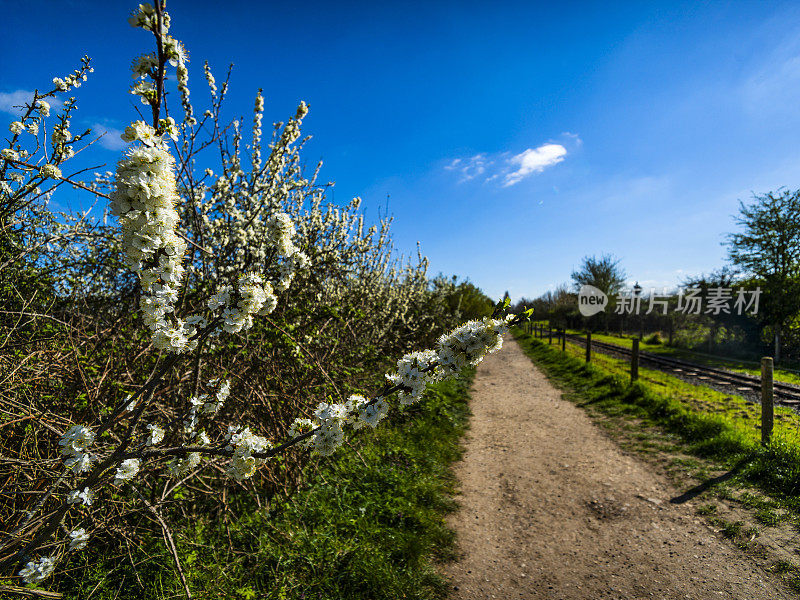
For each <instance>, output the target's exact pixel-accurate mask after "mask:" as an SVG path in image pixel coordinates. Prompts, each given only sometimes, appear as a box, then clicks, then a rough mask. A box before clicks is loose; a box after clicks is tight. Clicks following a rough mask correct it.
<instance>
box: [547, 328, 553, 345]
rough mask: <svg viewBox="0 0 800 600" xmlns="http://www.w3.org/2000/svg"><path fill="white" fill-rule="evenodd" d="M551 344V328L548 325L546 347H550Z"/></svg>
mask: <svg viewBox="0 0 800 600" xmlns="http://www.w3.org/2000/svg"><path fill="white" fill-rule="evenodd" d="M552 344H553V328H552V327H550V326H549V325H548V326H547V345H548V346H551V345H552Z"/></svg>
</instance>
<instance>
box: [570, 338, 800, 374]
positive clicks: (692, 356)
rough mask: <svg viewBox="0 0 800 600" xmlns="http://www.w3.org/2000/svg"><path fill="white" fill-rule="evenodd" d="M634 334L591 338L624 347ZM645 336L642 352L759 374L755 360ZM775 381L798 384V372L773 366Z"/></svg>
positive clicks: (630, 344)
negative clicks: (686, 346) (678, 346)
mask: <svg viewBox="0 0 800 600" xmlns="http://www.w3.org/2000/svg"><path fill="white" fill-rule="evenodd" d="M567 332H568V333H573V334H577V335H584V334H585V332H584V331H578V330H572V329H569V330H567ZM634 337H635V336H619V335H606V334H602V333H592V339H593V340H596V341H598V342H605V343H607V344H616V345H617V346H623V347H625V348H631V347H632V346H633V339H634ZM648 337H649V336H645V338H644V340H642V341H641V342H639V348H640V349H641V350H642V351H643V352H651V353H652V354H660V355H662V356H666V357H669V358H676V359H681V360H687V361H690V362H694V363H697V364H701V365H705V366H707V367H715V368H718V369H728V370H730V371H734V372H737V373H746V374H748V375H756V376H760V375H761V365H760V363H758V362H756V361H748V360H740V359H735V358H726V357H722V356H717V355H714V354H706V353H703V352H697V351H694V350H686V349H684V348H676V347H674V346H667V345H666V344H648V343H647V339H648ZM774 378H775V381H781V382H784V383H791V384H796V385H800V373H799V372H798V371H796V370H793V369H784V368H780V367H776V368H775V372H774Z"/></svg>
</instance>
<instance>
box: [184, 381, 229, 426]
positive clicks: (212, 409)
mask: <svg viewBox="0 0 800 600" xmlns="http://www.w3.org/2000/svg"><path fill="white" fill-rule="evenodd" d="M218 382H219V380H218V379H215V380H213V381H211V382H209V383H210V384H211V385H216V384H217V383H218ZM230 393H231V384H230V381H227V380H225V381H223V382H222V384H220V386H219V388H218V389H217V391H216V392H215V393H214V394H213V396H211V395H209V394H201V395H200V396H192V397H191V398H189V404H190V408H189V412H188V413H187V414H186V418H185V419H184V421H183V431H184V432H185V433H187V434H190V433H194V431H195V428H196V427H197V422H198V420H199V413H204V414H206V415H211V416H214V415H216V414H217V412H218V411H219V409H220V408H222V405H223V404H224V403H225V400H227V398H228V396H229V395H230Z"/></svg>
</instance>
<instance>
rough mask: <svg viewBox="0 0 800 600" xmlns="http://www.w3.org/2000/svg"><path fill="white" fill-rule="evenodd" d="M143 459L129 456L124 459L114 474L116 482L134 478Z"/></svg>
mask: <svg viewBox="0 0 800 600" xmlns="http://www.w3.org/2000/svg"><path fill="white" fill-rule="evenodd" d="M140 464H141V461H140V460H139V459H138V458H128V459H126V460H123V461H122V462H121V463H120V465H119V466H118V467H117V472H116V473H115V475H114V483H115V484H119V483H120V482H122V481H127V480H129V479H133V478H134V476H135V475H136V474H137V473H138V472H139V466H140Z"/></svg>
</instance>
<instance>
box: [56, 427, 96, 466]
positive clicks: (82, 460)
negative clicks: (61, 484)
mask: <svg viewBox="0 0 800 600" xmlns="http://www.w3.org/2000/svg"><path fill="white" fill-rule="evenodd" d="M94 435H95V434H94V431H92V430H91V429H88V428H86V427H84V426H83V425H73V426H72V427H71V428H70V429H69V430H68V431H67V432H66V433H65V434H64V435H63V437H62V438H61V440H60V441H59V442H58V443H59V445H60V446H62V448H61V454H63V455H64V456H65V457H66V458H65V459H64V465H65V466H66V467H67V468H68V469H71V470H72V472H73V473H76V474H77V473H83V472H84V471H88V470H89V469H90V468H91V466H92V465H91V463H92V457H91V456H90V455H89V453H88V452H87V449H88V448H89V446H91V445H92V443H93V442H94Z"/></svg>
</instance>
